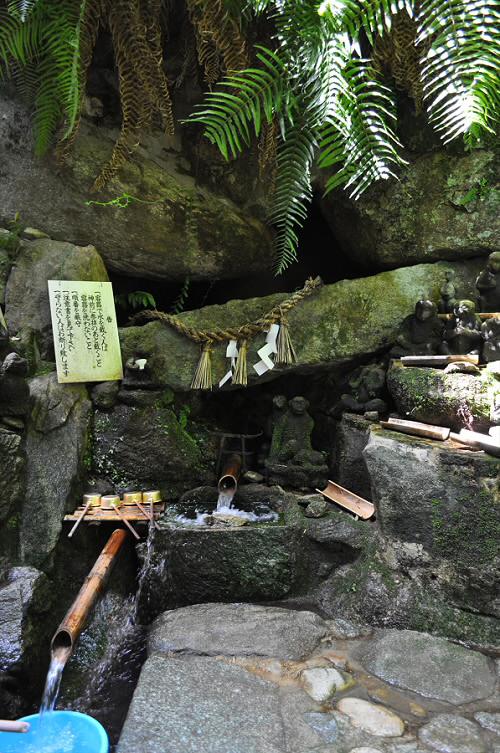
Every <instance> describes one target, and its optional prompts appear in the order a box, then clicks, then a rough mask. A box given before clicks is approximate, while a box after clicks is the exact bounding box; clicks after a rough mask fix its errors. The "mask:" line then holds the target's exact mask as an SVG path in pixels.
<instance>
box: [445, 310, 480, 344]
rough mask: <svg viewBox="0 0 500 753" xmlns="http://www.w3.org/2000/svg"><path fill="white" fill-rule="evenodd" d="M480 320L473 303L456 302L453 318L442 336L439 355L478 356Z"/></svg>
mask: <svg viewBox="0 0 500 753" xmlns="http://www.w3.org/2000/svg"><path fill="white" fill-rule="evenodd" d="M481 342H482V338H481V320H480V319H479V317H478V316H477V315H476V305H475V303H474V302H473V301H469V300H462V301H458V303H456V304H455V306H454V308H453V318H452V319H451V321H450V324H449V327H448V328H447V329H446V331H445V334H444V340H443V343H442V345H441V353H443V354H444V355H479V351H480V350H481Z"/></svg>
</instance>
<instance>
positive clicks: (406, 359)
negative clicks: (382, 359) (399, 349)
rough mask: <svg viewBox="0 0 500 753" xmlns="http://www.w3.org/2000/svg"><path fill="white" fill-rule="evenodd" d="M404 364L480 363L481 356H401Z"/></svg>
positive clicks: (443, 364) (444, 364)
mask: <svg viewBox="0 0 500 753" xmlns="http://www.w3.org/2000/svg"><path fill="white" fill-rule="evenodd" d="M399 360H400V361H401V363H402V364H403V366H446V365H447V364H449V363H473V364H474V365H475V366H477V365H478V364H479V356H460V355H457V356H401V358H400V359H399Z"/></svg>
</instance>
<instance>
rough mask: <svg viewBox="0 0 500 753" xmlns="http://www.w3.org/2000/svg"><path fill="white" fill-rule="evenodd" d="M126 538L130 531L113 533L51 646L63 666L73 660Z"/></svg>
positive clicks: (58, 629) (120, 529) (120, 530)
mask: <svg viewBox="0 0 500 753" xmlns="http://www.w3.org/2000/svg"><path fill="white" fill-rule="evenodd" d="M127 536H128V533H127V531H125V530H124V529H122V528H119V529H117V530H116V531H113V533H112V534H111V536H110V537H109V539H108V541H107V543H106V545H105V547H104V549H103V550H102V552H101V554H100V555H99V557H98V558H97V560H96V562H95V564H94V567H93V568H92V570H91V571H90V573H89V574H88V575H87V577H86V579H85V582H84V584H83V586H82V587H81V589H80V591H79V592H78V595H77V597H76V599H75V600H74V602H73V604H72V605H71V607H70V608H69V610H68V612H67V613H66V616H65V617H64V619H63V621H62V622H61V624H60V625H59V627H58V628H57V630H56V632H55V633H54V636H53V638H52V642H51V644H50V648H51V652H52V656H53V657H54V656H57V657H58V658H59V660H60V661H61V662H62V663H63V664H65V663H66V661H67V660H68V659H69V657H70V656H71V654H72V652H73V649H74V647H75V644H76V642H77V640H78V638H79V636H80V633H81V632H82V630H83V628H84V627H85V624H86V622H87V619H88V616H89V614H90V612H91V610H92V608H93V607H94V605H95V603H96V601H97V600H98V599H99V597H100V596H101V594H102V592H103V591H104V588H105V586H106V583H107V581H108V579H109V576H110V575H111V571H112V569H113V566H114V564H115V562H116V559H117V556H118V553H119V551H120V549H121V547H122V545H123V542H124V541H125V539H126V538H127Z"/></svg>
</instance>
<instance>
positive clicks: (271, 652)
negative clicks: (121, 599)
mask: <svg viewBox="0 0 500 753" xmlns="http://www.w3.org/2000/svg"><path fill="white" fill-rule="evenodd" d="M327 632H328V627H327V625H326V623H325V622H324V620H322V619H321V617H319V616H318V615H316V614H314V613H313V612H306V611H301V612H299V611H293V610H288V609H279V608H277V607H264V606H257V605H254V604H195V605H194V606H190V607H184V608H182V609H176V610H173V611H170V612H164V613H163V614H162V615H161V616H160V617H158V619H157V620H156V621H155V622H154V624H153V627H152V630H151V634H150V638H149V648H148V650H149V653H150V654H158V653H167V652H170V651H174V652H179V653H195V654H205V655H209V656H216V655H218V654H223V655H225V656H252V655H256V656H272V657H274V658H277V659H295V660H296V659H301V658H303V657H305V656H307V655H308V654H310V653H311V652H312V651H313V650H314V649H315V648H316V646H317V645H318V644H319V642H320V640H321V638H323V637H324V636H325V635H326V634H327Z"/></svg>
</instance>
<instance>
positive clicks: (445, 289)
mask: <svg viewBox="0 0 500 753" xmlns="http://www.w3.org/2000/svg"><path fill="white" fill-rule="evenodd" d="M445 278H446V281H445V282H444V283H443V285H442V287H441V289H440V291H439V292H440V293H441V300H440V301H439V303H438V310H439V313H440V314H452V313H453V307H454V306H455V304H456V302H457V300H456V297H455V296H456V289H455V285H454V284H453V273H452V272H446V275H445Z"/></svg>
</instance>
